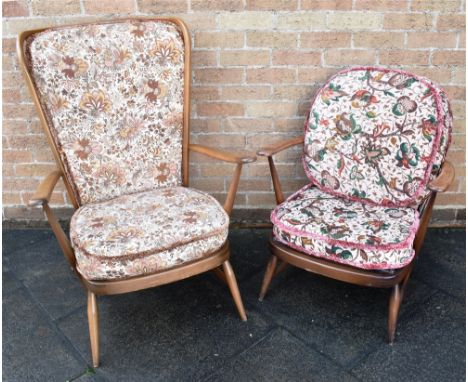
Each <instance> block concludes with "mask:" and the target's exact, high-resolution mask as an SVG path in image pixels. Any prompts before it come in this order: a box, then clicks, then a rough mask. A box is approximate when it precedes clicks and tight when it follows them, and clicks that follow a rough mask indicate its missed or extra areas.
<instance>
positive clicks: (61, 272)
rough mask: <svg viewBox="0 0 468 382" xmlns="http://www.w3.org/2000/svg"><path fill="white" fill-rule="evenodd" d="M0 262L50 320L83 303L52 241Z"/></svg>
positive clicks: (75, 279) (35, 244) (13, 254)
mask: <svg viewBox="0 0 468 382" xmlns="http://www.w3.org/2000/svg"><path fill="white" fill-rule="evenodd" d="M4 262H5V264H6V267H7V269H8V270H10V271H11V272H13V273H14V274H15V276H16V277H17V278H18V279H19V280H20V281H21V282H22V283H23V284H24V285H25V286H26V287H27V288H28V289H29V290H30V291H31V294H32V295H33V296H34V298H35V299H37V301H38V302H39V303H40V304H41V305H42V306H43V307H44V308H45V309H46V310H47V311H48V312H49V314H50V315H51V316H52V318H53V319H56V318H59V317H61V316H64V315H66V314H68V313H70V312H71V311H73V310H75V309H76V308H77V307H79V306H83V304H85V303H86V295H85V292H84V290H83V288H82V287H81V285H80V283H79V281H78V278H77V277H76V276H75V275H74V274H73V272H72V271H71V270H70V268H69V266H68V263H67V261H66V260H65V258H64V256H63V254H62V252H61V250H60V247H59V245H58V243H57V241H56V240H55V238H49V239H45V240H41V241H38V242H35V243H33V244H32V245H31V246H29V247H26V248H23V249H22V250H18V251H16V252H14V253H12V254H11V256H8V257H6V259H5V261H4Z"/></svg>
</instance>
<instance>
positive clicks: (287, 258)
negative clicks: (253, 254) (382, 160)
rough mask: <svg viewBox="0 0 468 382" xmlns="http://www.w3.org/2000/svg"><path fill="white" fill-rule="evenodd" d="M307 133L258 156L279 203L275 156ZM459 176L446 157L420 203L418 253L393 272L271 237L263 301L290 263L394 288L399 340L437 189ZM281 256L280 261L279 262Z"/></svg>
mask: <svg viewBox="0 0 468 382" xmlns="http://www.w3.org/2000/svg"><path fill="white" fill-rule="evenodd" d="M303 144H304V137H303V136H301V137H297V138H293V139H290V140H287V141H283V142H280V143H278V144H277V145H274V146H271V147H268V148H265V149H263V150H260V151H258V152H257V155H258V156H263V157H267V159H268V164H269V165H270V172H271V177H272V182H273V188H274V191H275V197H276V203H277V204H281V203H282V202H283V201H284V195H283V191H282V189H281V183H280V179H279V176H278V172H277V171H276V167H275V163H274V160H273V156H274V155H275V154H277V153H279V152H281V151H283V150H286V149H287V148H289V147H292V146H296V145H303ZM454 176H455V170H454V168H453V165H452V164H451V163H450V162H448V161H446V162H445V163H444V164H443V167H442V170H441V172H440V174H439V176H438V177H437V178H436V179H434V180H433V181H432V182H430V183H429V189H430V190H431V193H430V195H429V196H428V197H427V198H426V199H425V200H424V202H423V203H422V204H421V205H420V206H419V212H420V216H421V223H420V225H419V229H418V232H417V233H416V237H415V240H414V243H413V248H414V251H415V256H414V258H413V260H412V261H411V263H409V264H408V265H406V266H405V267H403V268H400V269H396V270H393V271H391V272H382V271H375V270H365V269H360V268H354V267H351V266H348V265H343V264H339V263H336V262H333V261H329V260H325V259H322V258H318V257H313V256H309V255H306V254H303V253H301V252H299V251H297V250H295V249H292V248H290V247H288V246H286V245H284V244H282V243H280V242H278V241H277V240H275V239H274V238H273V236H271V237H270V240H269V246H270V250H271V252H272V256H271V258H270V261H269V263H268V265H267V268H266V271H265V276H264V278H263V283H262V287H261V291H260V296H259V300H260V301H262V300H263V299H264V297H265V295H266V293H267V290H268V287H269V285H270V283H271V280H272V279H273V277H274V276H275V275H277V274H278V273H280V272H281V271H282V270H283V269H284V268H285V267H286V266H287V265H288V264H290V265H293V266H295V267H299V268H302V269H305V270H306V271H308V272H312V273H317V274H319V275H322V276H326V277H330V278H332V279H336V280H340V281H345V282H348V283H351V284H357V285H362V286H368V287H376V288H391V294H390V301H389V312H388V341H389V343H393V341H394V340H395V331H396V325H397V320H398V313H399V310H400V306H401V302H402V300H403V295H404V293H405V289H406V285H407V283H408V280H409V278H410V275H411V271H412V269H413V266H414V263H415V260H416V257H417V256H418V254H419V252H420V250H421V247H422V244H423V241H424V236H425V235H426V231H427V226H428V223H429V219H430V217H431V212H432V207H433V205H434V201H435V198H436V194H437V192H444V191H446V190H447V189H448V187H449V186H450V184H451V183H452V181H453V178H454ZM278 260H279V262H278Z"/></svg>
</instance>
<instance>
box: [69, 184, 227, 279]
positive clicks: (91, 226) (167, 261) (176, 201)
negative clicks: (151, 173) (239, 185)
mask: <svg viewBox="0 0 468 382" xmlns="http://www.w3.org/2000/svg"><path fill="white" fill-rule="evenodd" d="M228 226H229V217H228V215H227V214H226V212H225V211H224V209H223V207H222V206H221V205H220V204H219V203H218V202H217V201H216V199H214V198H213V197H212V196H210V195H208V194H206V193H204V192H201V191H198V190H194V189H191V188H187V187H173V188H163V189H156V190H152V191H146V192H139V193H135V194H130V195H124V196H120V197H118V198H115V199H112V200H108V201H105V202H100V203H92V204H87V205H85V206H83V207H81V208H79V209H78V210H77V211H76V212H75V214H74V215H73V217H72V221H71V225H70V237H71V242H72V246H73V248H74V250H75V256H76V260H77V269H78V271H79V272H80V274H82V275H83V276H84V277H85V278H86V279H88V280H112V279H125V278H130V277H135V276H141V275H146V274H151V273H156V272H160V271H164V270H167V269H170V268H174V267H176V266H179V265H182V264H186V263H188V262H192V261H195V260H198V259H201V258H204V257H207V256H209V255H210V254H211V253H213V252H214V251H216V250H217V249H219V248H221V247H222V245H223V244H224V243H225V241H226V238H227V235H228Z"/></svg>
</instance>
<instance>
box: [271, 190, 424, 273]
mask: <svg viewBox="0 0 468 382" xmlns="http://www.w3.org/2000/svg"><path fill="white" fill-rule="evenodd" d="M271 221H272V222H273V225H274V227H273V233H274V236H275V238H276V240H278V241H280V242H282V243H284V244H285V245H287V246H290V247H292V248H295V249H297V250H299V251H301V252H304V253H306V254H309V255H312V256H316V257H322V258H325V259H327V260H331V261H334V262H338V263H342V264H347V265H350V266H353V267H357V268H364V269H380V270H384V269H395V268H402V267H404V266H405V265H407V264H409V263H410V261H411V260H412V258H413V256H414V250H413V240H414V237H415V233H416V230H417V228H418V225H419V214H418V212H417V210H414V209H412V208H409V207H406V208H404V207H386V206H370V205H368V204H364V203H361V202H354V201H348V200H345V199H342V198H339V197H335V196H332V195H329V194H327V193H325V192H323V191H321V190H320V189H318V188H317V187H314V186H313V185H307V186H306V187H304V188H302V189H301V190H299V191H298V192H296V193H295V194H294V195H292V196H290V197H289V198H288V199H287V200H286V201H285V202H283V203H281V204H280V205H278V206H277V207H276V208H275V209H274V211H273V212H272V214H271Z"/></svg>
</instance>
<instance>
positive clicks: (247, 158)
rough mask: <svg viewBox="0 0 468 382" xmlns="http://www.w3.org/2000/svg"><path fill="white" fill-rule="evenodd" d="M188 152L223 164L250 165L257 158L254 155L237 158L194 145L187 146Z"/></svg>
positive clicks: (223, 152)
mask: <svg viewBox="0 0 468 382" xmlns="http://www.w3.org/2000/svg"><path fill="white" fill-rule="evenodd" d="M189 150H192V151H194V152H196V153H200V154H203V155H207V156H209V157H211V158H215V159H219V160H222V161H224V162H230V163H237V164H240V163H252V162H255V161H256V160H257V157H256V156H255V155H244V156H239V155H237V154H234V153H230V152H227V151H221V150H217V149H214V148H212V147H208V146H203V145H195V144H190V145H189Z"/></svg>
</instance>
